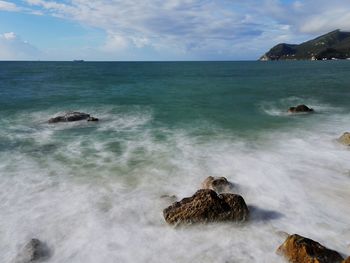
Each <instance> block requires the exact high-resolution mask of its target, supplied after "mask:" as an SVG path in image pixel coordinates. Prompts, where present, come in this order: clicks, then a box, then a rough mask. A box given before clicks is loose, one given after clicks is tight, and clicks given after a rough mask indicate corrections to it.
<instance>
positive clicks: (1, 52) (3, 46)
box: [0, 32, 40, 60]
mask: <svg viewBox="0 0 350 263" xmlns="http://www.w3.org/2000/svg"><path fill="white" fill-rule="evenodd" d="M39 54H40V52H39V50H38V49H37V48H35V47H34V46H32V45H31V44H29V43H28V42H27V41H23V40H22V39H21V38H20V37H19V36H17V35H16V34H15V33H14V32H7V33H3V34H0V60H28V59H37V58H38V56H39Z"/></svg>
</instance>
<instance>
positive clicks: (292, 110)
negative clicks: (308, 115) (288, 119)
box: [288, 104, 314, 113]
mask: <svg viewBox="0 0 350 263" xmlns="http://www.w3.org/2000/svg"><path fill="white" fill-rule="evenodd" d="M313 111H314V110H313V109H311V108H309V107H308V106H306V105H304V104H301V105H298V106H296V107H290V108H289V109H288V112H289V113H300V112H313Z"/></svg>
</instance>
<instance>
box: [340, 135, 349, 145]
mask: <svg viewBox="0 0 350 263" xmlns="http://www.w3.org/2000/svg"><path fill="white" fill-rule="evenodd" d="M338 142H340V143H341V144H344V145H346V146H350V132H344V133H343V135H342V136H340V137H339V139H338Z"/></svg>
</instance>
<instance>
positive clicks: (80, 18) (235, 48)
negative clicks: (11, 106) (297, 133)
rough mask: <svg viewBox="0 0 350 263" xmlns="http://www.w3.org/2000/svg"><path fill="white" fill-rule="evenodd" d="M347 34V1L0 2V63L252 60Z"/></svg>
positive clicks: (349, 24)
mask: <svg viewBox="0 0 350 263" xmlns="http://www.w3.org/2000/svg"><path fill="white" fill-rule="evenodd" d="M335 29H341V30H344V31H350V0H332V1H329V0H62V1H51V0H16V1H8V0H0V60H74V59H84V60H93V61H105V60H108V61H178V60H180V61H182V60H256V59H258V58H259V57H260V56H261V55H262V54H264V53H265V52H266V51H268V50H269V49H270V48H271V47H272V46H274V45H276V44H278V43H281V42H284V43H300V42H303V41H306V40H309V39H311V38H314V37H317V36H319V35H322V34H324V33H327V32H329V31H332V30H335Z"/></svg>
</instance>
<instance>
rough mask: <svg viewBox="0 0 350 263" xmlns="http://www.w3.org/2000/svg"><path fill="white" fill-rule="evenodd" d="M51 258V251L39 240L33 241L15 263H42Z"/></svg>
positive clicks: (34, 239)
mask: <svg viewBox="0 0 350 263" xmlns="http://www.w3.org/2000/svg"><path fill="white" fill-rule="evenodd" d="M49 257H50V250H49V248H48V247H47V246H46V244H45V243H43V242H41V241H40V240H39V239H36V238H33V239H31V240H30V241H29V242H28V243H27V244H26V245H25V246H24V247H23V248H22V250H21V251H20V252H19V254H18V255H17V256H16V258H15V260H14V263H30V262H41V261H42V260H45V259H48V258H49Z"/></svg>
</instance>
